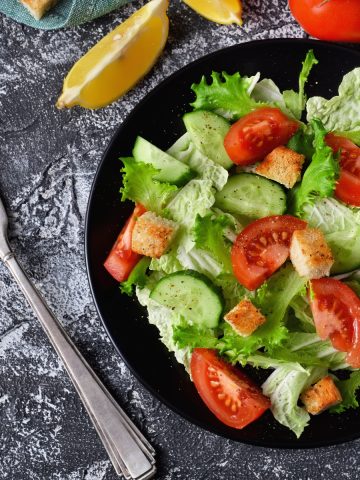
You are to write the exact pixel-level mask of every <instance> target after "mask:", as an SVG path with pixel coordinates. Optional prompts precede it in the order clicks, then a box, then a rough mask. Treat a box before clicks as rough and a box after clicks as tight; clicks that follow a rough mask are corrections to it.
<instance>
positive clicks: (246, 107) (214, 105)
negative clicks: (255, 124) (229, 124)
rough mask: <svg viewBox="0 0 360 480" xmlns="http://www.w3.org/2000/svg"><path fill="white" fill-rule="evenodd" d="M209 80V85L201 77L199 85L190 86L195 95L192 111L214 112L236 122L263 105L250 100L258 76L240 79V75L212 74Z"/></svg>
mask: <svg viewBox="0 0 360 480" xmlns="http://www.w3.org/2000/svg"><path fill="white" fill-rule="evenodd" d="M211 78H212V82H211V83H210V84H208V83H207V81H206V78H205V77H202V79H201V80H200V83H198V84H193V85H192V86H191V89H192V90H193V91H194V93H195V95H196V100H195V102H193V103H192V104H191V105H192V107H193V108H194V110H210V111H215V112H216V113H219V114H220V115H223V116H224V117H226V118H229V119H231V120H236V119H238V118H240V117H242V116H244V115H246V114H247V113H249V112H251V111H252V110H254V109H255V108H257V107H260V106H262V105H263V104H262V103H258V102H256V101H255V100H254V99H253V98H251V91H252V89H253V87H254V85H255V83H256V82H257V80H258V76H255V77H241V76H240V73H234V75H229V74H227V73H226V72H222V73H221V74H220V73H216V72H213V73H212V74H211Z"/></svg>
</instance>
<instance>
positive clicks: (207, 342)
mask: <svg viewBox="0 0 360 480" xmlns="http://www.w3.org/2000/svg"><path fill="white" fill-rule="evenodd" d="M173 340H174V342H175V344H176V345H177V346H178V347H179V348H186V347H189V348H191V349H193V348H213V349H219V344H220V340H219V339H218V332H217V331H216V330H213V329H210V328H201V327H199V326H198V325H189V324H188V323H186V322H182V323H180V324H177V325H174V327H173Z"/></svg>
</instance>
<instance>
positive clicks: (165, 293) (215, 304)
mask: <svg viewBox="0 0 360 480" xmlns="http://www.w3.org/2000/svg"><path fill="white" fill-rule="evenodd" d="M150 298H152V299H153V300H155V302H157V303H160V304H161V305H164V306H165V307H168V308H171V310H173V311H174V312H176V313H178V314H179V315H181V316H182V317H184V319H185V320H186V321H187V322H189V323H191V324H194V323H195V324H197V325H200V326H202V327H205V328H214V327H216V326H217V325H218V323H219V320H220V317H221V314H222V312H223V308H224V299H223V297H222V294H221V293H220V291H219V290H218V289H217V288H216V287H215V285H213V284H212V282H211V281H210V280H209V279H208V278H207V277H206V276H205V275H202V274H200V273H198V272H195V271H194V270H184V271H180V272H175V273H171V274H170V275H166V277H163V278H162V279H161V280H159V282H158V283H157V284H156V285H155V287H154V288H153V290H152V291H151V294H150Z"/></svg>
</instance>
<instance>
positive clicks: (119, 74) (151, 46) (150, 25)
mask: <svg viewBox="0 0 360 480" xmlns="http://www.w3.org/2000/svg"><path fill="white" fill-rule="evenodd" d="M167 7H168V0H152V1H151V2H149V3H147V4H146V5H145V6H144V7H142V8H141V9H139V10H138V11H136V12H135V13H134V14H133V15H132V16H131V17H130V18H128V19H127V20H126V21H125V22H123V23H122V24H121V25H119V26H118V27H116V28H115V29H114V30H113V31H112V32H110V33H109V34H108V35H106V36H105V37H104V38H103V39H102V40H100V41H99V42H98V43H97V44H96V45H95V46H94V47H93V48H92V49H91V50H89V51H88V52H87V53H86V55H84V56H83V57H81V58H80V60H78V61H77V62H76V63H75V65H74V66H73V67H72V69H71V70H70V72H69V73H68V75H67V76H66V78H65V80H64V86H63V92H62V94H61V96H60V97H59V99H58V101H57V104H56V106H57V107H58V108H64V107H68V108H69V107H72V106H74V105H81V106H82V107H85V108H100V107H104V106H106V105H108V104H109V103H111V102H113V101H114V100H116V99H118V98H119V97H121V96H122V95H123V94H124V93H126V92H127V91H128V90H129V89H130V88H131V87H133V86H134V85H135V84H136V83H137V82H138V81H139V80H140V79H141V78H142V77H143V76H144V75H145V74H146V73H147V72H148V71H149V70H150V69H151V67H152V66H153V65H154V63H155V62H156V60H157V58H158V57H159V55H160V53H161V52H162V50H163V48H164V46H165V43H166V40H167V36H168V31H169V19H168V17H167V15H166V10H167Z"/></svg>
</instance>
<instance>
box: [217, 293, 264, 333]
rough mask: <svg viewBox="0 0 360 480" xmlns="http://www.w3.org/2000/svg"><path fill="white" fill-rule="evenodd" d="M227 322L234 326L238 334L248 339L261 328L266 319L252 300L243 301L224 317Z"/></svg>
mask: <svg viewBox="0 0 360 480" xmlns="http://www.w3.org/2000/svg"><path fill="white" fill-rule="evenodd" d="M224 319H225V321H226V322H227V323H228V324H229V325H231V326H232V328H233V329H234V330H235V332H236V333H238V334H239V335H241V336H243V337H248V336H249V335H251V334H252V333H253V332H255V330H256V329H257V328H258V327H260V325H262V324H263V323H264V322H265V321H266V318H265V317H264V315H263V314H262V313H261V312H260V311H259V310H258V309H257V308H256V307H255V306H254V305H253V304H252V303H251V302H250V300H246V299H245V300H241V302H239V303H238V304H237V305H236V306H235V307H234V308H233V309H232V310H230V312H228V313H227V314H226V315H225V316H224Z"/></svg>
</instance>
